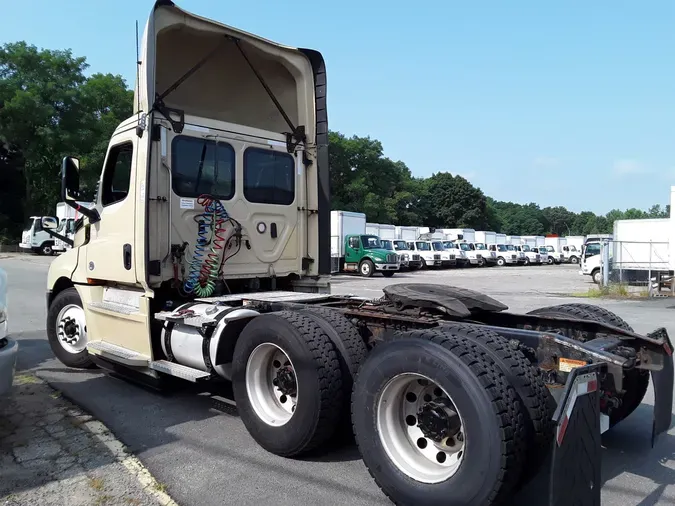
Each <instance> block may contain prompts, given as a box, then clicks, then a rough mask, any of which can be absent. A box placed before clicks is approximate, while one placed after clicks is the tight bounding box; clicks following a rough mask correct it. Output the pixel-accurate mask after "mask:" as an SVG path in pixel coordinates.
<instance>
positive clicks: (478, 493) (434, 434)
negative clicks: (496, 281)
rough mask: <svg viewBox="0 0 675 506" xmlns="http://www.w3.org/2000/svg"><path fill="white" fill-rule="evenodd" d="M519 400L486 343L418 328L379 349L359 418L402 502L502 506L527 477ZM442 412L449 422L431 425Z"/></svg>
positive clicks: (358, 402)
mask: <svg viewBox="0 0 675 506" xmlns="http://www.w3.org/2000/svg"><path fill="white" fill-rule="evenodd" d="M432 394H433V395H432ZM434 397H435V398H434ZM519 405H520V401H519V400H518V396H517V394H516V392H515V390H514V389H513V387H512V386H511V385H509V383H508V381H507V379H506V377H505V376H504V374H503V373H502V372H501V370H500V368H499V367H497V365H496V364H495V362H494V360H493V359H492V358H491V356H490V355H489V354H487V353H485V352H484V351H483V350H482V349H481V348H480V347H478V346H477V345H475V344H474V343H472V342H470V341H467V340H465V339H462V338H460V337H457V336H453V335H452V334H450V333H444V332H439V331H413V332H409V333H401V334H399V335H398V336H397V337H395V338H393V339H388V340H387V341H384V342H382V343H380V344H378V345H377V346H376V347H375V348H374V349H373V350H372V351H371V353H370V355H369V356H368V359H367V360H366V362H365V363H364V365H363V367H362V368H361V371H360V373H359V376H358V378H357V380H356V384H355V386H354V393H353V395H352V422H353V424H354V434H355V436H356V441H357V444H358V447H359V451H360V453H361V456H362V458H363V461H364V463H365V465H366V467H367V468H368V471H369V472H370V474H371V476H372V477H373V478H374V480H375V482H376V483H377V485H378V486H379V487H380V488H381V489H382V491H383V492H384V493H385V494H386V495H387V496H388V497H389V498H390V499H391V500H392V501H393V502H394V503H395V504H401V505H413V504H414V505H416V506H426V505H438V504H458V505H459V504H480V505H492V504H499V503H500V502H502V501H503V500H505V499H506V498H507V497H508V496H509V495H510V494H511V492H512V490H513V489H514V487H515V486H516V484H517V483H518V480H519V478H520V474H521V470H522V466H523V457H524V454H525V453H524V451H525V447H526V442H525V438H524V430H523V429H524V428H523V424H522V417H521V416H520V406H519ZM454 410H456V412H455V411H454ZM457 412H458V414H459V417H457V416H456V414H457ZM430 413H433V414H434V416H433V417H430V415H429V414H430ZM423 417H424V418H426V419H427V421H426V423H425V421H424V418H423ZM429 418H431V419H432V420H429ZM438 418H445V420H444V421H443V422H444V423H443V424H442V426H440V427H439V426H437V425H434V426H431V424H430V421H433V420H434V419H435V420H436V421H437V420H438ZM458 418H459V422H460V423H461V425H459V427H458V426H457V425H453V424H456V423H457V421H458ZM420 425H421V426H422V427H420ZM422 429H424V432H423V431H422ZM447 430H451V431H452V432H451V434H452V437H449V436H448V433H447V432H446V431H447ZM457 431H459V432H457ZM435 440H436V441H438V440H441V441H442V442H443V444H441V443H436V442H434V441H435ZM465 442H468V446H465ZM465 449H466V451H464V450H465ZM448 455H449V456H448ZM411 459H415V460H414V463H413V464H411V462H412V460H411Z"/></svg>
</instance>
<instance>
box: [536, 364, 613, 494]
mask: <svg viewBox="0 0 675 506" xmlns="http://www.w3.org/2000/svg"><path fill="white" fill-rule="evenodd" d="M605 367H606V366H605V364H591V365H588V366H584V367H579V368H577V369H574V370H573V371H572V372H571V373H570V375H569V376H568V379H567V384H566V385H565V390H564V392H563V395H562V397H561V399H560V403H559V404H558V409H556V412H555V415H553V421H554V422H555V424H556V428H555V438H554V441H553V455H552V461H551V477H550V488H549V506H600V489H601V485H602V483H601V478H600V469H601V459H602V455H601V450H602V445H601V441H600V433H601V432H600V391H599V389H598V386H599V379H600V373H602V372H603V370H604V369H605Z"/></svg>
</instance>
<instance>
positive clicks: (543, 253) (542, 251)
mask: <svg viewBox="0 0 675 506" xmlns="http://www.w3.org/2000/svg"><path fill="white" fill-rule="evenodd" d="M532 251H534V252H535V253H538V254H539V259H540V260H541V263H542V264H552V263H553V257H549V256H548V250H547V249H546V247H545V246H537V247H534V248H532Z"/></svg>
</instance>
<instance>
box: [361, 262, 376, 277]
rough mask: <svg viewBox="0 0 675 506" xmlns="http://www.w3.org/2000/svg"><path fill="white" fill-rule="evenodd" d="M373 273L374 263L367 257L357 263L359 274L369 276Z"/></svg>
mask: <svg viewBox="0 0 675 506" xmlns="http://www.w3.org/2000/svg"><path fill="white" fill-rule="evenodd" d="M374 273H375V264H373V262H372V261H371V260H369V259H367V258H366V259H365V260H363V261H362V262H361V264H359V274H361V276H363V277H364V278H369V277H371V276H372V275H373V274H374Z"/></svg>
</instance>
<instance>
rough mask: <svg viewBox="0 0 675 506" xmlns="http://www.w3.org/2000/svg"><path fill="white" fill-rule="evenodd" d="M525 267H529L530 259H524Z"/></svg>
mask: <svg viewBox="0 0 675 506" xmlns="http://www.w3.org/2000/svg"><path fill="white" fill-rule="evenodd" d="M525 265H530V259H529V258H527V257H525Z"/></svg>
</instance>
